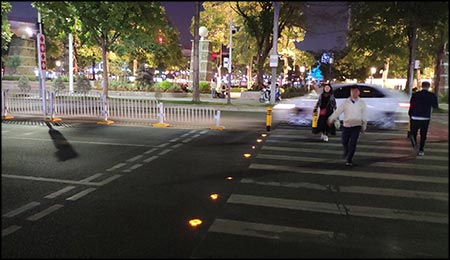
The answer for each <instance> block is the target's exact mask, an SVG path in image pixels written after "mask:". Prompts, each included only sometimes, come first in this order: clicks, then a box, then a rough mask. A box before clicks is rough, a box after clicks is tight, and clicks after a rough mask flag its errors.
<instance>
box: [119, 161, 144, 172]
mask: <svg viewBox="0 0 450 260" xmlns="http://www.w3.org/2000/svg"><path fill="white" fill-rule="evenodd" d="M142 165H143V164H140V163H137V164H135V165H133V166H131V167H130V168H128V169H126V170H123V171H122V172H131V171H132V170H135V169H137V168H139V167H141V166H142Z"/></svg>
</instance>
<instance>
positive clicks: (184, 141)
mask: <svg viewBox="0 0 450 260" xmlns="http://www.w3.org/2000/svg"><path fill="white" fill-rule="evenodd" d="M192 139H193V138H192V137H189V138H186V139H184V140H183V141H182V142H183V143H188V142H190V141H192Z"/></svg>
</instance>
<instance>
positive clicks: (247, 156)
mask: <svg viewBox="0 0 450 260" xmlns="http://www.w3.org/2000/svg"><path fill="white" fill-rule="evenodd" d="M250 156H252V155H251V154H249V153H244V157H245V158H250Z"/></svg>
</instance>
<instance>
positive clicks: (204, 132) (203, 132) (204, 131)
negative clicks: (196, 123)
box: [200, 130, 208, 134]
mask: <svg viewBox="0 0 450 260" xmlns="http://www.w3.org/2000/svg"><path fill="white" fill-rule="evenodd" d="M206 133H208V130H203V131H201V132H200V134H206Z"/></svg>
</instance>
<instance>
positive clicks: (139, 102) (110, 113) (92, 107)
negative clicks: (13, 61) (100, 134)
mask: <svg viewBox="0 0 450 260" xmlns="http://www.w3.org/2000/svg"><path fill="white" fill-rule="evenodd" d="M44 98H45V100H46V105H45V106H46V111H45V115H46V116H47V117H51V118H52V119H53V118H54V117H55V116H58V117H59V118H99V119H101V120H104V121H107V120H108V119H113V120H138V121H139V120H140V121H148V122H149V123H150V122H155V121H158V122H159V123H165V122H170V123H171V124H194V125H197V124H210V125H212V124H214V122H216V124H218V122H220V111H217V113H216V110H215V109H214V108H211V107H198V106H179V105H166V104H164V105H163V103H160V102H158V100H157V99H155V98H154V97H148V96H132V97H126V96H112V97H107V98H106V97H104V96H103V95H102V94H101V93H99V92H87V93H71V92H50V91H47V92H46V94H45V97H44ZM42 110H43V99H42V94H41V93H40V91H29V92H20V91H16V90H2V115H3V118H5V116H7V115H12V116H14V115H29V116H42V115H43V114H44V113H43V111H42Z"/></svg>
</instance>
